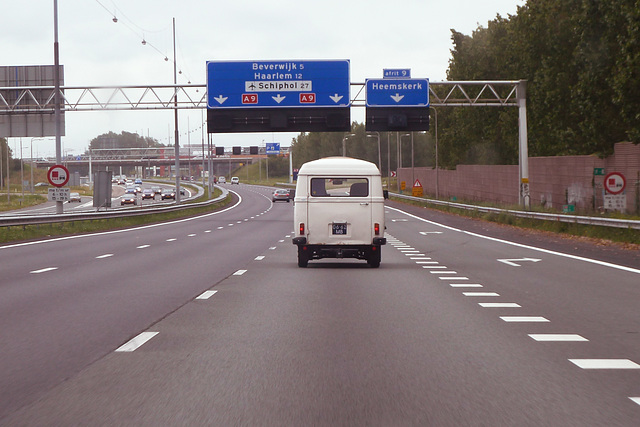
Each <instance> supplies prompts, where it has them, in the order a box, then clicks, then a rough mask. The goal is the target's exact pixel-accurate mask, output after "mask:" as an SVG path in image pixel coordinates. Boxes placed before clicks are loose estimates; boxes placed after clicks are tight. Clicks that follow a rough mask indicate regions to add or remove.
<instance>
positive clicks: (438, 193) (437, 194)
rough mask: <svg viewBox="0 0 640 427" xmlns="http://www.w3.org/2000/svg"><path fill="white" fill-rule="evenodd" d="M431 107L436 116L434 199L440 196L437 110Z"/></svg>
mask: <svg viewBox="0 0 640 427" xmlns="http://www.w3.org/2000/svg"><path fill="white" fill-rule="evenodd" d="M431 109H432V110H433V114H434V116H435V118H436V200H437V199H439V198H440V192H439V188H440V186H439V185H438V184H439V183H438V110H437V109H436V108H434V107H431Z"/></svg>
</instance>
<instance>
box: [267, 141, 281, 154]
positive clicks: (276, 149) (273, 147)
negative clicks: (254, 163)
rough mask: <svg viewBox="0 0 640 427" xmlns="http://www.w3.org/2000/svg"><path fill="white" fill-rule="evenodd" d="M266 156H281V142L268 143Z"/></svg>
mask: <svg viewBox="0 0 640 427" xmlns="http://www.w3.org/2000/svg"><path fill="white" fill-rule="evenodd" d="M266 154H267V155H270V154H275V155H278V154H280V143H279V142H267V146H266Z"/></svg>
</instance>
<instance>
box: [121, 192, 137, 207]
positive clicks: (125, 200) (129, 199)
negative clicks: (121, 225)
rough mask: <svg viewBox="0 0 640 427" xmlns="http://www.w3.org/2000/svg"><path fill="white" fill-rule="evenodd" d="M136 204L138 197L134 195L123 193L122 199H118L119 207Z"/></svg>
mask: <svg viewBox="0 0 640 427" xmlns="http://www.w3.org/2000/svg"><path fill="white" fill-rule="evenodd" d="M137 204H138V197H137V196H136V195H135V193H125V194H124V195H123V196H122V198H120V206H124V205H137Z"/></svg>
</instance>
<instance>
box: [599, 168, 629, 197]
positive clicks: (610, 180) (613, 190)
mask: <svg viewBox="0 0 640 427" xmlns="http://www.w3.org/2000/svg"><path fill="white" fill-rule="evenodd" d="M626 186H627V180H626V179H625V178H624V175H622V174H621V173H620V172H611V173H610V174H607V176H605V177H604V189H605V190H606V191H607V193H609V194H620V193H622V192H623V191H624V189H625V187H626Z"/></svg>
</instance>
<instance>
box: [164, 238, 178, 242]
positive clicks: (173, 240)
mask: <svg viewBox="0 0 640 427" xmlns="http://www.w3.org/2000/svg"><path fill="white" fill-rule="evenodd" d="M176 240H178V239H176V238H172V239H167V240H166V241H167V242H175V241H176Z"/></svg>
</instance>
